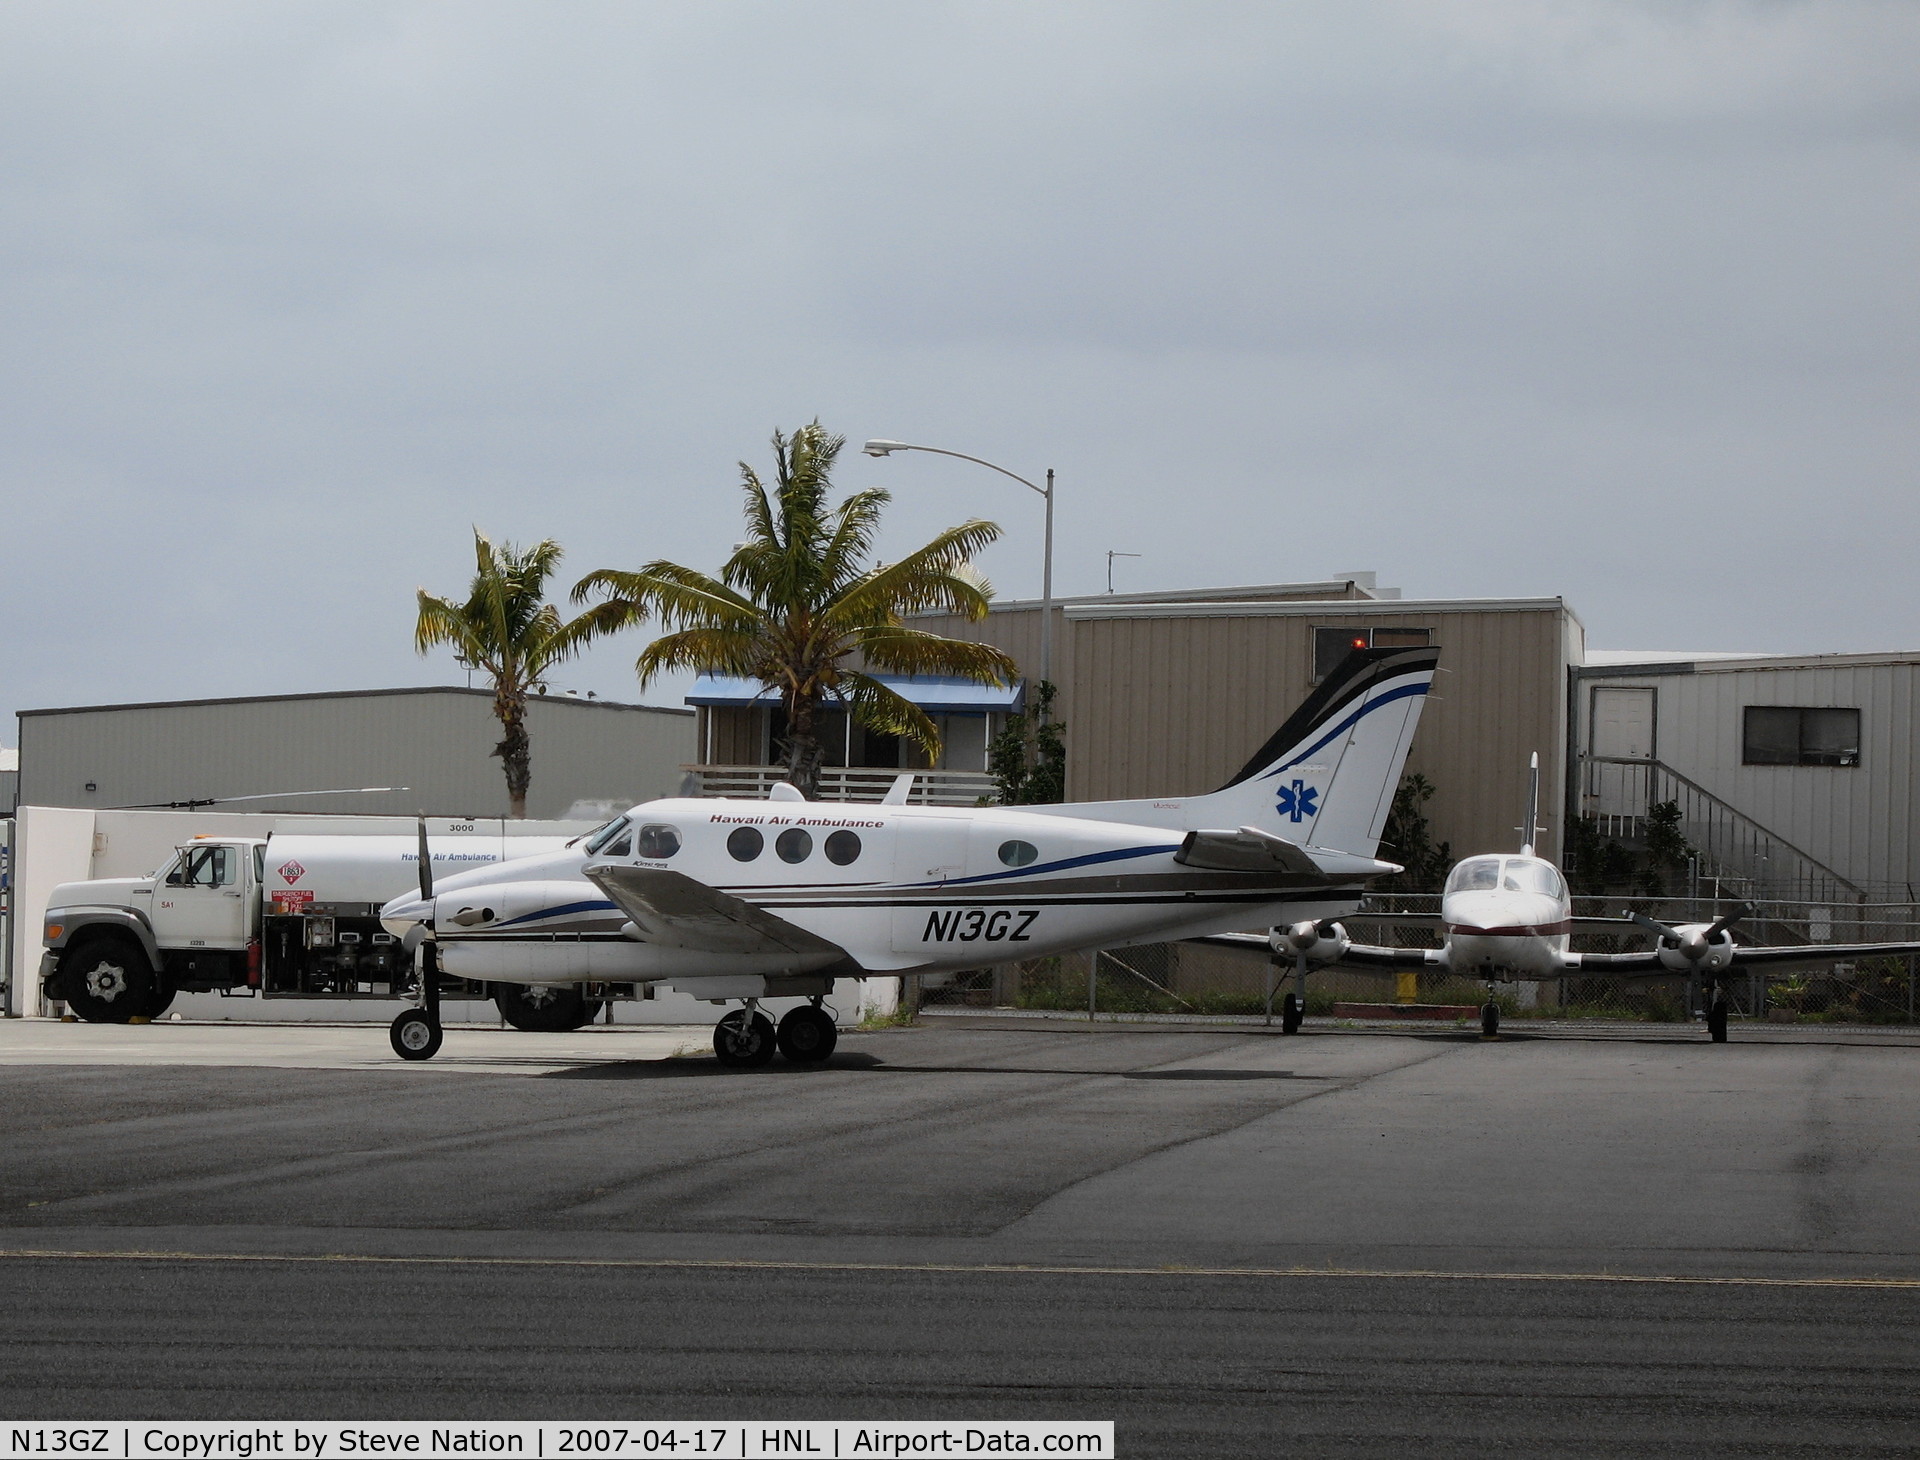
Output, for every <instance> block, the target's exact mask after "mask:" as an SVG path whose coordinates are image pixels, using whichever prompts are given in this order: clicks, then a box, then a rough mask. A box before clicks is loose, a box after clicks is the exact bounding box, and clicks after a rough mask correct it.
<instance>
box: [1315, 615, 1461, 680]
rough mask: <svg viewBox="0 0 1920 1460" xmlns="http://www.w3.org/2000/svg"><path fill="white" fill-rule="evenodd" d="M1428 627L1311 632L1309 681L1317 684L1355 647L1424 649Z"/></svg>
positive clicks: (1429, 640) (1430, 637)
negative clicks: (1310, 677)
mask: <svg viewBox="0 0 1920 1460" xmlns="http://www.w3.org/2000/svg"><path fill="white" fill-rule="evenodd" d="M1432 642H1433V630H1432V629H1337V628H1316V629H1315V630H1314V631H1313V682H1314V683H1315V684H1318V683H1320V681H1321V680H1323V679H1325V678H1326V677H1327V676H1328V675H1329V674H1331V673H1333V671H1334V670H1335V669H1336V668H1338V667H1339V664H1340V661H1341V660H1342V659H1344V658H1346V657H1347V655H1349V654H1350V653H1352V652H1353V651H1354V650H1355V649H1424V648H1426V647H1427V645H1429V644H1431V643H1432Z"/></svg>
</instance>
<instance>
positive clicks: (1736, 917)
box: [1707, 902, 1753, 943]
mask: <svg viewBox="0 0 1920 1460" xmlns="http://www.w3.org/2000/svg"><path fill="white" fill-rule="evenodd" d="M1752 911H1753V904H1752V903H1750V902H1743V903H1739V904H1737V905H1736V906H1735V907H1734V908H1733V910H1732V911H1731V912H1727V913H1723V914H1722V915H1721V916H1719V917H1717V918H1715V919H1714V922H1713V926H1712V927H1710V928H1708V929H1707V941H1708V942H1709V943H1711V942H1712V941H1713V940H1714V939H1715V938H1717V937H1719V936H1720V935H1721V934H1722V933H1724V932H1726V930H1727V929H1728V928H1731V927H1732V926H1733V925H1734V924H1735V923H1737V922H1739V921H1740V919H1742V918H1744V917H1745V916H1746V915H1747V914H1748V913H1750V912H1752Z"/></svg>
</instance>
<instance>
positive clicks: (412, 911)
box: [380, 892, 433, 938]
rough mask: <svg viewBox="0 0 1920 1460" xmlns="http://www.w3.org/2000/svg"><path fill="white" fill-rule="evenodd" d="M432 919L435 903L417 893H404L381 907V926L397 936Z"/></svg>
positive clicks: (402, 936) (405, 933)
mask: <svg viewBox="0 0 1920 1460" xmlns="http://www.w3.org/2000/svg"><path fill="white" fill-rule="evenodd" d="M432 920H433V904H432V903H431V902H429V901H428V900H427V899H426V898H423V897H421V896H419V895H418V894H417V893H411V892H409V893H403V894H402V895H401V896H399V897H396V898H394V900H393V901H392V902H390V903H388V904H387V905H386V906H385V907H383V908H381V909H380V926H381V927H383V928H385V929H386V930H387V931H388V932H389V933H392V934H393V935H394V937H396V938H404V937H405V936H406V935H407V934H408V933H409V932H410V931H412V930H413V929H414V928H416V927H418V926H420V925H421V924H422V923H427V922H431V921H432Z"/></svg>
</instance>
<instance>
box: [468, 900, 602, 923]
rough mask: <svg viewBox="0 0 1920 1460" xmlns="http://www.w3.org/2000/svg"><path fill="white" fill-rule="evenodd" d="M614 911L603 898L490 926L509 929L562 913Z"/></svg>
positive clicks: (566, 904) (546, 908) (564, 904)
mask: <svg viewBox="0 0 1920 1460" xmlns="http://www.w3.org/2000/svg"><path fill="white" fill-rule="evenodd" d="M616 911H618V909H617V908H615V907H614V905H613V904H612V903H610V902H608V901H607V900H606V899H605V898H601V899H599V900H598V901H596V902H569V903H563V904H562V905H561V906H559V907H543V908H541V909H540V911H539V912H530V913H522V914H520V916H519V917H517V918H508V919H507V920H506V921H505V922H503V923H493V924H491V925H490V926H491V927H494V928H511V927H515V926H517V925H519V924H521V923H530V922H532V921H534V919H536V918H557V917H559V916H560V915H561V914H562V913H576V912H616Z"/></svg>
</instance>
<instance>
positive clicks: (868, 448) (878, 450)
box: [860, 441, 913, 456]
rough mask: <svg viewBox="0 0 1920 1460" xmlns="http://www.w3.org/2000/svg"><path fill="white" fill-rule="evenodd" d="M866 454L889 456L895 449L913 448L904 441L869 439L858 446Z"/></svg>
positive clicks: (905, 449)
mask: <svg viewBox="0 0 1920 1460" xmlns="http://www.w3.org/2000/svg"><path fill="white" fill-rule="evenodd" d="M860 449H861V450H862V451H864V452H866V453H867V455H868V456H889V455H891V454H892V453H894V452H896V451H911V450H913V448H912V447H911V446H909V445H907V443H906V442H904V441H869V442H868V443H867V444H866V445H865V446H862V447H861V448H860Z"/></svg>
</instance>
